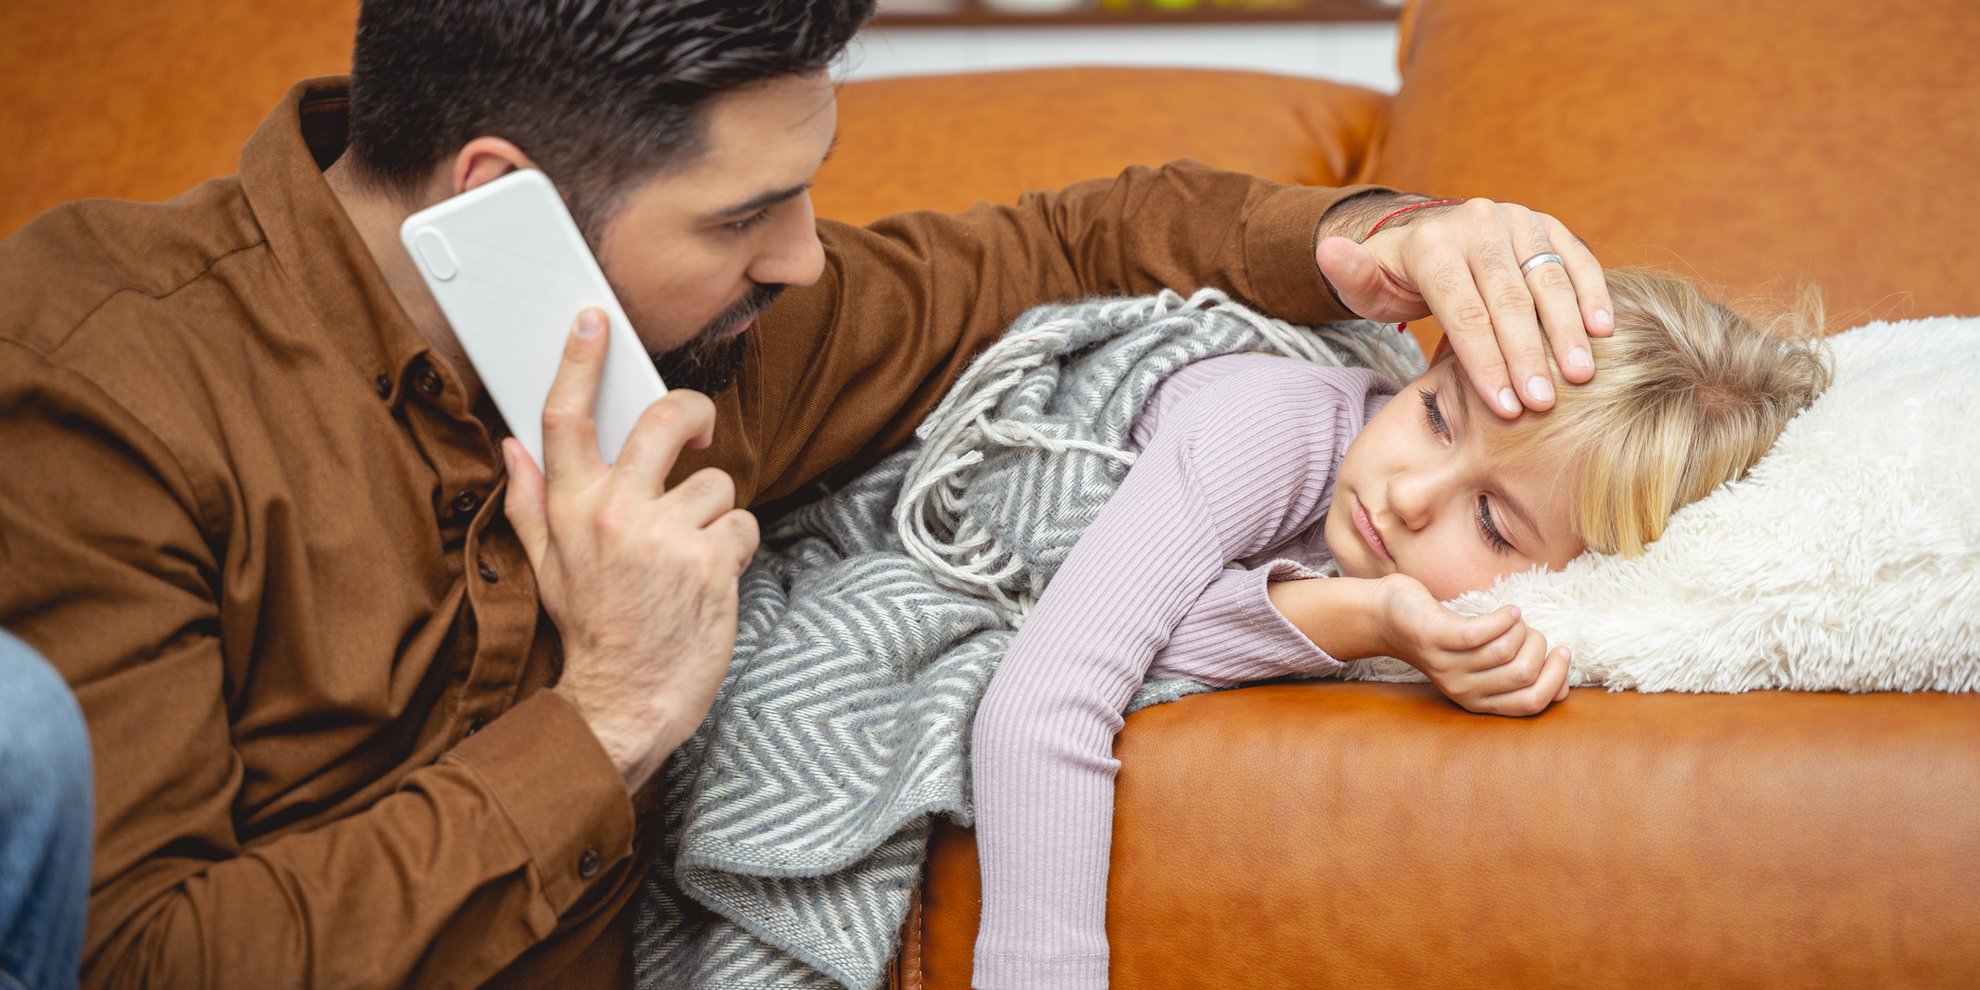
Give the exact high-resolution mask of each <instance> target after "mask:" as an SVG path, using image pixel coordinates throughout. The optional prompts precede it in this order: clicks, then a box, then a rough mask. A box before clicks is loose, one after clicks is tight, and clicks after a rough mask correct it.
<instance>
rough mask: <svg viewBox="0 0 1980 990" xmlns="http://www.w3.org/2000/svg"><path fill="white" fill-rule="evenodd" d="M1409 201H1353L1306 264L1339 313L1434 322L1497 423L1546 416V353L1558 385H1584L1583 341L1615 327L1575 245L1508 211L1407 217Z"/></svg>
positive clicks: (1448, 208)
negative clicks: (1527, 413) (1533, 412)
mask: <svg viewBox="0 0 1980 990" xmlns="http://www.w3.org/2000/svg"><path fill="white" fill-rule="evenodd" d="M1413 200H1414V201H1416V202H1421V200H1420V198H1405V197H1400V196H1395V195H1389V194H1369V195H1367V196H1357V197H1354V198H1353V199H1350V200H1346V201H1344V202H1343V203H1342V204H1340V205H1339V206H1337V207H1336V208H1335V209H1334V210H1331V211H1329V212H1328V215H1327V216H1326V217H1325V218H1323V219H1322V221H1321V227H1320V235H1321V237H1320V241H1319V243H1318V245H1317V247H1316V249H1315V260H1316V261H1317V262H1318V263H1319V266H1320V271H1321V274H1322V275H1323V276H1324V277H1325V278H1326V279H1327V282H1328V284H1329V285H1331V286H1332V287H1333V289H1334V292H1335V294H1336V295H1338V296H1339V297H1340V300H1341V303H1342V304H1343V305H1345V306H1346V307H1347V308H1348V309H1350V310H1352V311H1354V312H1355V313H1356V314H1358V315H1360V316H1363V317H1365V318H1367V319H1371V320H1376V321H1380V322H1384V323H1394V322H1397V321H1402V320H1415V319H1421V318H1422V317H1425V316H1435V317H1437V319H1438V322H1440V323H1441V324H1443V327H1444V332H1445V334H1446V336H1447V338H1448V339H1449V340H1450V342H1451V348H1452V350H1454V351H1456V352H1457V356H1458V360H1459V361H1460V362H1462V363H1463V365H1464V369H1465V375H1466V377H1467V378H1468V379H1469V381H1470V382H1471V387H1472V388H1473V389H1475V390H1477V392H1478V394H1479V395H1480V396H1481V397H1483V398H1484V399H1485V404H1486V406H1487V407H1489V408H1491V409H1492V410H1493V411H1494V412H1496V413H1498V414H1499V415H1500V416H1501V417H1504V418H1506V419H1512V418H1514V417H1516V416H1518V415H1519V413H1520V412H1521V410H1522V409H1551V408H1553V405H1554V387H1553V374H1552V372H1551V371H1550V370H1549V368H1548V366H1547V358H1546V348H1548V347H1549V346H1551V347H1552V349H1553V352H1554V359H1555V360H1556V361H1557V362H1558V363H1559V365H1560V369H1561V374H1562V375H1563V377H1565V378H1566V379H1567V380H1568V381H1570V382H1585V381H1587V380H1588V379H1589V378H1590V377H1591V376H1592V375H1593V374H1594V370H1595V366H1594V360H1593V358H1592V357H1591V356H1590V352H1589V348H1588V338H1589V337H1590V336H1591V335H1592V336H1597V337H1606V336H1608V335H1609V334H1610V333H1611V332H1612V331H1613V330H1614V328H1615V318H1614V316H1613V313H1614V309H1613V307H1612V304H1611V303H1610V301H1609V292H1608V288H1607V285H1606V284H1605V282H1604V280H1603V276H1602V266H1601V264H1600V263H1599V262H1597V261H1596V260H1595V256H1594V255H1593V254H1592V253H1590V252H1589V250H1588V248H1587V246H1586V245H1584V244H1583V243H1582V241H1581V239H1580V238H1578V237H1576V236H1575V235H1574V234H1573V233H1572V232H1571V231H1569V230H1568V229H1567V227H1566V226H1564V225H1562V223H1561V222H1560V221H1559V220H1556V219H1554V218H1553V217H1551V216H1548V215H1547V214H1545V213H1536V212H1534V211H1532V210H1529V209H1527V208H1525V207H1523V206H1518V205H1516V204H1512V203H1495V202H1492V201H1491V200H1488V199H1472V200H1467V201H1464V202H1462V203H1450V204H1447V205H1426V206H1424V207H1423V208H1421V209H1414V210H1410V209H1408V207H1409V206H1410V205H1411V203H1412V201H1413ZM1399 211H1406V212H1399ZM1371 226H1374V227H1376V228H1377V229H1375V230H1374V232H1373V233H1372V234H1371V233H1369V232H1368V231H1369V228H1370V227H1371ZM1515 383H1517V385H1516V386H1515Z"/></svg>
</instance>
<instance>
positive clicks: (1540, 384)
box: [1458, 200, 1554, 419]
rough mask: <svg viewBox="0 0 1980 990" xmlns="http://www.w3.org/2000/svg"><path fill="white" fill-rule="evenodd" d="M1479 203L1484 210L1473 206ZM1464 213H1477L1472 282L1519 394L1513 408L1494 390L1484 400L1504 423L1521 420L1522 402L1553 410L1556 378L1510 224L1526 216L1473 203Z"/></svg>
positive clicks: (1470, 259)
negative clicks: (1549, 365)
mask: <svg viewBox="0 0 1980 990" xmlns="http://www.w3.org/2000/svg"><path fill="white" fill-rule="evenodd" d="M1481 203H1482V204H1484V205H1483V206H1473V204H1481ZM1465 208H1466V209H1467V210H1473V211H1474V219H1473V220H1472V221H1471V229H1472V231H1473V235H1472V238H1471V251H1470V253H1469V255H1468V260H1469V262H1470V265H1471V274H1472V278H1474V279H1475V280H1476V281H1477V283H1478V291H1479V294H1480V295H1481V297H1482V298H1483V299H1484V300H1485V307H1486V310H1487V312H1488V313H1489V315H1490V332H1491V333H1492V334H1493V336H1494V338H1495V340H1496V342H1497V344H1498V348H1499V353H1500V355H1501V356H1502V357H1503V359H1504V361H1505V365H1506V371H1505V373H1506V375H1507V376H1508V377H1509V378H1510V379H1511V382H1512V387H1513V389H1514V390H1515V391H1516V392H1517V393H1518V395H1517V396H1516V397H1515V398H1514V399H1513V400H1512V402H1511V403H1507V401H1506V396H1505V394H1504V393H1503V392H1500V391H1497V390H1496V389H1495V390H1494V391H1493V392H1492V394H1490V395H1487V396H1486V401H1487V402H1488V404H1490V405H1491V407H1492V409H1493V411H1494V412H1497V413H1498V414H1499V415H1500V416H1501V417H1503V418H1506V419H1511V418H1513V417H1515V416H1517V415H1519V412H1520V408H1521V404H1522V403H1524V406H1525V408H1529V409H1551V408H1553V405H1554V385H1553V375H1552V373H1550V372H1549V371H1548V369H1547V355H1546V340H1545V338H1544V337H1543V336H1542V335H1541V332H1540V320H1539V315H1538V312H1537V311H1536V310H1535V309H1534V302H1533V293H1532V292H1531V291H1530V290H1529V289H1528V287H1527V284H1526V277H1525V276H1524V275H1522V274H1521V273H1520V270H1519V263H1520V261H1522V260H1524V259H1525V257H1526V255H1523V254H1522V255H1515V253H1514V252H1515V251H1516V250H1518V249H1519V247H1518V245H1516V244H1515V243H1514V242H1513V231H1512V230H1511V229H1510V228H1509V221H1508V219H1507V217H1508V215H1509V213H1510V212H1511V211H1513V210H1518V211H1519V212H1521V213H1524V212H1526V211H1525V210H1524V209H1523V208H1517V207H1501V206H1500V205H1499V204H1496V203H1491V202H1489V201H1487V200H1472V201H1471V203H1467V204H1466V205H1465ZM1458 357H1459V358H1460V359H1462V358H1463V357H1464V355H1463V354H1462V353H1460V354H1459V355H1458ZM1480 394H1481V395H1483V394H1484V393H1480Z"/></svg>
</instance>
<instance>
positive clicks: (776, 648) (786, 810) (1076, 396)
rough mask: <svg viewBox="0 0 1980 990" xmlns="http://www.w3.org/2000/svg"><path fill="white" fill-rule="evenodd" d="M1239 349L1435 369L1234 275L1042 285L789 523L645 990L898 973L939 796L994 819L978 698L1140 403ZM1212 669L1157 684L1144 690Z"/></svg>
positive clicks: (680, 816) (657, 893)
mask: <svg viewBox="0 0 1980 990" xmlns="http://www.w3.org/2000/svg"><path fill="white" fill-rule="evenodd" d="M1239 351H1268V352H1277V353H1282V354H1286V355H1288V356H1292V357H1298V358H1302V359H1305V360H1310V361H1316V362H1321V363H1325V364H1334V365H1338V364H1353V365H1358V366H1362V367H1369V368H1373V369H1375V370H1377V371H1380V372H1383V373H1385V374H1388V375H1390V376H1392V377H1394V378H1396V379H1397V380H1399V381H1403V380H1407V379H1409V378H1411V377H1414V375H1415V374H1416V373H1418V372H1419V371H1420V370H1421V369H1422V366H1423V358H1422V355H1421V354H1420V353H1419V352H1418V351H1417V350H1416V348H1415V346H1414V344H1413V343H1412V342H1411V341H1410V338H1408V337H1407V336H1404V335H1399V334H1396V333H1393V332H1380V331H1378V330H1377V328H1376V327H1375V326H1374V325H1372V324H1367V323H1347V324H1337V325H1330V326H1325V327H1320V328H1317V329H1310V330H1309V329H1302V328H1295V327H1292V326H1289V325H1287V324H1284V323H1280V322H1277V321H1273V320H1268V319H1265V318H1263V317H1261V316H1259V315H1257V314H1255V313H1252V312H1250V311H1249V310H1246V309H1244V308H1243V307H1241V306H1238V305H1236V304H1234V303H1232V302H1230V301H1229V300H1227V299H1226V298H1224V296H1223V295H1222V294H1220V293H1217V292H1215V291H1210V290H1206V291H1203V292H1199V293H1197V294H1196V295H1195V296H1193V297H1190V298H1188V299H1184V298H1183V297H1181V296H1179V295H1177V294H1175V293H1172V292H1165V293H1162V294H1161V295H1158V296H1151V297H1146V298H1139V299H1109V300H1097V301H1093V302H1088V303H1081V304H1073V305H1059V306H1046V307H1041V308H1039V309H1036V310H1033V311H1031V312H1030V313H1027V314H1026V315H1025V316H1023V317H1022V318H1020V319H1019V320H1018V321H1017V323H1016V324H1014V325H1013V326H1012V327H1011V329H1010V331H1009V332H1008V333H1007V334H1006V335H1005V337H1004V338H1003V339H1002V340H1001V341H999V343H998V344H996V345H995V346H993V347H992V348H991V349H990V350H989V351H987V352H985V353H984V354H983V355H982V356H981V357H980V358H979V359H978V360H977V361H976V362H975V363H974V364H973V365H972V366H971V367H970V369H969V370H968V371H967V372H965V374H964V375H963V377H962V378H961V379H960V380H958V382H957V384H956V385H955V386H954V388H953V389H952V390H951V391H950V394H949V395H948V397H947V398H946V400H945V401H944V403H943V404H942V406H941V407H939V408H938V409H937V410H936V411H935V413H933V414H932V415H931V416H930V417H929V419H928V421H927V422H926V423H924V424H923V425H922V427H921V429H920V430H919V431H918V434H917V436H918V439H917V441H916V442H914V443H913V444H911V445H909V446H908V447H907V448H906V449H903V450H901V451H899V452H897V453H895V454H893V455H892V456H890V457H888V458H887V459H886V460H884V461H882V462H881V463H879V464H878V465H876V466H874V467H873V468H872V469H871V470H869V471H867V472H866V473H865V474H864V475H862V476H861V477H860V478H859V479H858V480H856V481H854V482H853V483H851V484H850V485H848V486H846V487H845V488H843V489H841V490H839V491H837V492H835V493H833V494H831V495H830V496H828V497H826V498H825V499H823V500H822V501H819V502H817V503H815V504H813V505H810V506H808V507H806V508H803V509H800V510H798V511H796V512H793V513H792V514H790V515H789V516H787V517H785V518H784V519H783V520H781V521H779V522H778V523H777V524H775V525H774V526H772V527H770V529H769V530H768V531H767V532H766V533H765V538H764V541H763V547H762V548H761V549H760V550H759V551H758V553H757V556H756V559H755V560H754V561H753V562H752V564H751V565H750V567H749V569H748V571H747V572H746V573H745V574H744V575H743V578H742V586H741V614H740V624H739V629H738V633H737V637H736V652H735V657H734V662H733V664H732V666H731V668H730V671H729V675H728V679H727V681H726V682H725V683H724V684H723V686H722V688H721V691H720V693H719V694H718V695H717V697H716V699H715V703H714V707H713V709H712V710H711V711H710V712H709V715H708V718H707V720H706V721H704V722H703V724H702V725H701V728H700V730H699V731H698V732H697V733H696V735H695V736H694V738H693V739H692V740H690V741H689V742H688V743H687V744H686V745H685V746H683V747H682V748H681V749H680V751H679V752H678V753H676V754H675V756H674V757H673V759H672V760H671V761H670V762H669V764H668V767H667V771H666V778H665V784H664V787H665V793H664V801H665V804H664V810H663V812H662V815H663V820H662V822H661V828H662V829H663V841H662V850H661V853H660V858H659V859H658V860H657V861H656V864H655V866H654V868H653V870H652V872H651V873H650V874H649V876H648V877H647V878H646V880H645V882H644V883H643V884H642V887H641V891H640V894H639V899H640V900H639V905H638V911H637V915H638V917H637V924H636V927H635V942H634V960H635V973H636V978H637V985H638V986H639V987H640V988H641V990H661V988H696V990H770V988H779V990H785V988H821V990H825V988H833V987H843V988H846V990H866V988H869V987H873V986H876V985H877V984H879V983H880V982H881V980H882V979H883V977H884V975H885V968H886V964H887V961H888V960H889V959H890V958H891V957H892V955H893V953H894V952H895V950H896V947H897V945H896V943H897V940H898V937H899V933H900V928H901V924H902V922H903V920H904V919H905V917H906V915H907V910H908V906H909V900H910V898H911V895H912V892H913V889H914V886H915V884H916V883H917V882H918V879H919V875H920V868H921V864H922V857H923V853H924V849H925V844H926V840H927V838H928V835H929V833H930V830H931V827H932V824H933V820H934V816H936V815H948V816H950V817H951V818H953V819H955V820H956V821H958V822H961V823H963V824H968V823H969V822H970V821H971V817H972V813H971V807H970V801H969V786H968V779H967V775H968V769H969V761H968V754H967V751H966V748H965V747H966V742H967V740H968V738H969V726H970V720H971V718H972V717H973V716H974V714H975V711H976V705H977V701H978V699H979V698H980V697H981V696H982V693H983V689H984V687H985V686H986V685H987V684H988V683H989V681H990V675H991V673H992V672H993V671H994V670H995V668H996V665H997V661H998V660H999V659H1000V658H1001V657H1002V656H1003V653H1004V650H1005V647H1006V646H1007V645H1008V644H1009V643H1010V641H1011V637H1012V635H1013V633H1014V631H1015V630H1016V628H1017V626H1018V625H1019V624H1020V623H1021V622H1022V621H1023V618H1024V614H1025V612H1026V611H1027V610H1028V608H1029V607H1030V604H1031V603H1032V602H1033V601H1035V600H1036V598H1037V596H1038V594H1039V593H1040V592H1041V591H1042V590H1043V589H1044V586H1045V583H1046V581H1047V580H1048V579H1049V578H1050V577H1051V575H1052V572H1053V571H1054V570H1056V569H1057V567H1058V565H1059V564H1060V563H1061V562H1062V561H1063V560H1064V559H1065V556H1066V554H1067V553H1068V552H1069V551H1070V550H1071V549H1072V545H1073V543H1074V541H1076V540H1077V539H1078V537H1079V534H1080V532H1081V531H1082V530H1083V529H1084V528H1085V527H1086V525H1087V523H1089V522H1091V521H1092V519H1093V518H1094V516H1095V515H1096V514H1097V513H1098V512H1099V510H1100V507H1101V505H1102V504H1103V503H1104V502H1105V501H1106V499H1107V497H1108V495H1109V494H1111V493H1112V492H1113V490H1114V488H1115V487H1116V486H1117V485H1118V484H1119V483H1120V480H1121V478H1122V477H1123V476H1124V475H1125V474H1126V473H1127V469H1128V467H1129V465H1130V464H1131V463H1132V461H1133V457H1132V455H1131V454H1130V453H1129V452H1128V451H1127V449H1126V448H1127V444H1128V438H1129V430H1130V427H1131V426H1132V425H1133V422H1134V418H1135V416H1136V414H1137V413H1138V412H1139V411H1140V409H1141V406H1142V404H1143V403H1144V402H1145V401H1146V400H1147V399H1148V397H1149V395H1150V394H1151V393H1153V391H1154V389H1155V386H1156V385H1157V384H1158V383H1159V382H1161V380H1162V379H1163V378H1164V377H1166V376H1167V375H1168V374H1170V373H1172V372H1174V371H1175V370H1176V369H1178V368H1181V367H1183V366H1184V365H1186V364H1188V363H1190V362H1192V361H1196V360H1199V359H1201V358H1204V357H1208V356H1211V355H1216V354H1226V353H1234V352H1239ZM1202 689H1203V688H1202V687H1201V686H1200V685H1194V684H1190V683H1188V682H1162V683H1150V684H1147V685H1144V687H1143V688H1142V690H1141V692H1140V693H1139V694H1138V695H1137V696H1136V698H1135V701H1134V705H1133V707H1142V706H1145V705H1148V704H1153V703H1156V702H1159V701H1165V700H1171V699H1174V698H1177V697H1181V696H1182V695H1184V694H1187V693H1192V692H1194V691H1197V690H1202Z"/></svg>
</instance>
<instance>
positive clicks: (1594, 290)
mask: <svg viewBox="0 0 1980 990" xmlns="http://www.w3.org/2000/svg"><path fill="white" fill-rule="evenodd" d="M1539 216H1540V218H1541V221H1542V222H1543V223H1545V224H1546V225H1547V232H1548V239H1549V240H1550V241H1552V242H1553V245H1554V252H1555V253H1556V254H1559V255H1560V256H1561V263H1562V264H1564V265H1566V266H1567V273H1568V279H1569V280H1571V281H1572V282H1573V283H1574V296H1575V299H1576V304H1577V305H1578V306H1579V307H1580V309H1581V323H1582V326H1583V327H1584V328H1585V329H1586V330H1587V332H1588V334H1589V335H1590V336H1594V337H1607V336H1608V335H1610V334H1611V333H1614V332H1615V329H1616V318H1615V312H1616V309H1615V304H1614V303H1612V302H1610V301H1609V283H1608V280H1607V279H1606V278H1604V277H1603V275H1602V263H1601V262H1599V261H1596V260H1595V254H1594V252H1592V251H1590V250H1588V245H1587V244H1585V243H1583V242H1582V240H1581V238H1579V237H1576V236H1575V235H1574V231H1571V230H1569V229H1567V225H1566V224H1564V223H1562V222H1560V221H1559V220H1556V219H1554V218H1553V217H1550V216H1548V215H1546V214H1544V213H1542V214H1539ZM1570 380H1572V381H1580V380H1584V379H1570Z"/></svg>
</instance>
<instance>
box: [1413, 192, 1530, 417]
mask: <svg viewBox="0 0 1980 990" xmlns="http://www.w3.org/2000/svg"><path fill="white" fill-rule="evenodd" d="M1474 202H1479V201H1474ZM1468 206H1469V204H1467V208H1468ZM1437 229H1438V230H1440V231H1441V230H1445V229H1447V228H1442V227H1440V228H1437ZM1473 236H1475V229H1474V235H1473ZM1416 244H1417V247H1418V250H1420V251H1421V252H1422V254H1421V255H1420V256H1419V257H1418V258H1416V259H1415V264H1416V265H1417V266H1418V267H1417V268H1416V269H1414V271H1415V275H1416V280H1417V283H1418V287H1419V288H1420V289H1421V291H1422V293H1423V299H1424V302H1425V303H1427V304H1428V305H1429V307H1430V312H1431V313H1432V314H1434V315H1435V316H1436V317H1437V322H1439V323H1441V324H1443V326H1444V336H1445V338H1446V339H1448V340H1449V341H1450V344H1451V350H1452V351H1453V352H1454V353H1455V354H1456V355H1457V360H1458V366H1459V367H1460V368H1462V369H1463V371H1464V376H1465V377H1466V378H1467V379H1469V380H1470V381H1471V387H1472V388H1473V389H1474V390H1476V391H1477V392H1478V394H1479V395H1481V396H1483V397H1484V398H1485V404H1486V405H1487V406H1489V407H1491V408H1492V410H1493V411H1495V412H1497V413H1498V414H1499V415H1500V416H1503V417H1506V418H1511V417H1513V416H1517V415H1519V411H1520V409H1521V408H1522V407H1521V405H1520V403H1519V397H1518V396H1517V395H1515V394H1514V393H1513V390H1512V388H1511V382H1512V379H1511V378H1510V377H1508V374H1507V371H1506V360H1505V357H1504V355H1502V354H1501V353H1500V343H1499V334H1498V333H1497V331H1495V330H1494V329H1493V327H1492V312H1491V310H1490V309H1489V308H1488V307H1487V306H1486V304H1485V299H1484V297H1482V296H1480V295H1479V294H1478V293H1479V282H1478V280H1477V278H1476V276H1475V275H1474V274H1473V273H1472V268H1471V262H1470V261H1469V259H1468V257H1467V255H1466V253H1465V249H1464V246H1463V244H1462V238H1460V237H1458V236H1456V235H1446V234H1437V235H1434V236H1433V234H1432V232H1431V229H1429V228H1426V229H1424V230H1423V231H1421V232H1419V233H1418V234H1417V241H1416ZM1510 250H1511V249H1510V248H1506V249H1503V250H1501V252H1500V253H1501V254H1502V255H1503V254H1508V253H1510ZM1505 264H1506V265H1508V266H1509V265H1510V264H1511V263H1510V262H1505ZM1535 332H1536V333H1538V330H1537V329H1536V331H1535Z"/></svg>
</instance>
